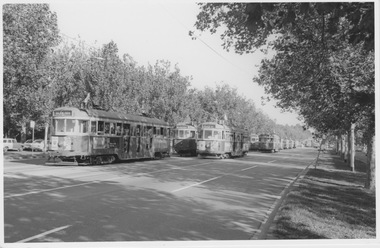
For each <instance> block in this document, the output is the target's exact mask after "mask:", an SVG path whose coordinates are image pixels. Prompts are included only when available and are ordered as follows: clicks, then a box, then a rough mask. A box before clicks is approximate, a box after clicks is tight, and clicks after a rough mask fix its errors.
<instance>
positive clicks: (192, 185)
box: [172, 176, 222, 193]
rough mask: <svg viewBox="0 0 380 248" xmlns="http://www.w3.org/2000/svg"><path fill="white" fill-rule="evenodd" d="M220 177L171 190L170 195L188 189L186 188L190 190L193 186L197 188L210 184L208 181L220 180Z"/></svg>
mask: <svg viewBox="0 0 380 248" xmlns="http://www.w3.org/2000/svg"><path fill="white" fill-rule="evenodd" d="M221 177H222V176H218V177H213V178H210V179H208V180H205V181H203V182H200V183H195V184H192V185H189V186H186V187H183V188H180V189H176V190H173V191H172V193H174V192H178V191H181V190H184V189H188V188H191V187H194V186H197V185H201V184H204V183H207V182H210V181H212V180H216V179H218V178H221Z"/></svg>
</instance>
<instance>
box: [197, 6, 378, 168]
mask: <svg viewBox="0 0 380 248" xmlns="http://www.w3.org/2000/svg"><path fill="white" fill-rule="evenodd" d="M199 5H200V9H201V12H200V13H199V15H198V19H197V21H196V24H195V26H196V28H197V29H198V30H200V31H205V30H210V32H211V33H216V32H217V30H218V29H221V30H222V34H221V38H222V40H223V41H224V43H223V46H224V48H225V49H227V50H228V49H230V48H231V47H232V48H234V49H235V51H236V52H237V53H244V52H247V53H248V52H253V51H255V50H257V49H261V50H262V51H263V52H267V51H269V50H272V51H274V52H275V55H274V56H273V57H272V58H268V59H264V60H263V61H262V64H261V67H260V71H259V76H257V77H256V78H255V79H254V81H256V82H257V83H259V84H260V85H262V86H264V88H265V91H266V92H267V93H268V94H270V95H271V96H272V97H273V98H275V99H277V100H278V106H279V107H280V108H282V109H284V110H296V111H298V112H299V113H300V114H301V115H302V116H303V118H304V120H305V121H306V123H307V124H308V125H309V126H312V127H314V128H316V129H317V131H319V132H321V133H328V132H334V133H341V134H342V133H346V132H347V131H348V130H349V129H350V126H351V125H352V124H356V123H364V122H366V121H368V123H367V125H360V127H361V128H364V130H365V131H364V133H366V134H368V137H367V141H368V142H372V141H373V137H374V131H375V129H374V109H375V97H374V92H375V91H374V90H375V87H374V85H375V84H374V83H375V81H374V3H373V2H357V3H353V2H336V3H335V2H334V3H329V2H327V3H319V2H315V3H303V2H300V3H285V2H283V3H201V4H199ZM192 34H193V32H192V33H191V35H192ZM264 45H266V47H265V46H264ZM372 165H373V166H374V161H373V162H372Z"/></svg>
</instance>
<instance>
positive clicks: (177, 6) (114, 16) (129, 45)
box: [47, 0, 302, 125]
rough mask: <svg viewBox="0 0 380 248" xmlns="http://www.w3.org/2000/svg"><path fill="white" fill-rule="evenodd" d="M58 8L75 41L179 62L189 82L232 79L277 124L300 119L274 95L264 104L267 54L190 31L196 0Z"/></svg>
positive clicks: (140, 59)
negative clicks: (261, 77) (238, 49)
mask: <svg viewBox="0 0 380 248" xmlns="http://www.w3.org/2000/svg"><path fill="white" fill-rule="evenodd" d="M47 2H48V3H49V4H50V9H51V11H53V12H56V13H57V18H58V28H59V30H60V32H61V35H62V36H63V37H65V38H67V39H69V40H72V41H73V42H77V41H79V40H81V41H84V42H85V43H86V44H87V45H89V46H90V47H94V48H99V47H101V46H102V45H103V44H106V43H109V42H110V41H114V42H115V43H116V44H117V46H118V49H119V53H120V56H121V55H122V54H129V55H130V56H131V57H132V58H133V59H134V60H135V61H136V62H137V64H138V65H144V66H145V65H148V64H151V65H154V64H155V63H156V61H157V60H166V61H170V63H171V64H172V65H173V66H174V65H177V66H178V67H179V69H180V71H181V75H182V76H189V77H192V80H191V86H192V87H194V88H197V89H203V88H204V87H205V86H209V87H212V88H215V87H216V85H221V84H228V85H230V86H231V87H234V88H236V89H237V91H238V93H239V94H240V95H242V96H245V97H246V98H247V99H252V100H253V101H254V102H255V105H256V107H257V108H260V109H262V111H263V112H264V113H266V114H267V115H268V116H269V117H270V118H271V119H273V120H276V122H277V123H278V124H282V125H285V124H288V125H296V124H302V122H301V121H299V120H298V119H297V117H298V115H297V114H295V113H281V110H280V109H278V108H274V101H272V102H269V103H267V104H265V105H262V101H261V97H262V96H264V97H265V96H267V95H265V92H264V89H263V87H261V86H259V85H257V84H255V83H254V82H253V80H252V79H253V78H254V76H256V75H257V71H258V68H259V65H260V61H261V59H262V58H264V55H263V54H261V53H260V52H258V53H254V54H245V55H239V54H236V53H235V52H234V51H230V52H227V51H226V50H224V49H223V48H222V46H221V44H222V41H221V39H220V37H219V35H211V34H210V33H209V32H204V33H200V32H199V31H198V32H197V34H198V35H200V36H199V38H198V39H196V40H192V39H191V37H190V36H189V31H196V29H195V27H194V24H195V21H196V16H197V14H198V12H199V7H198V6H197V5H196V3H195V2H194V1H187V0H181V1H178V0H177V1H174V0H172V1H168V0H165V1H164V0H156V1H146V0H140V1H131V0H124V1H116V0H108V1H100V0H97V1H83V0H77V1H67V0H66V1H58V0H55V1H47Z"/></svg>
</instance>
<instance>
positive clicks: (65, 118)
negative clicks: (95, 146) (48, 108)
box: [46, 107, 90, 165]
mask: <svg viewBox="0 0 380 248" xmlns="http://www.w3.org/2000/svg"><path fill="white" fill-rule="evenodd" d="M89 121H90V119H89V116H88V114H87V113H86V112H85V111H83V110H80V109H78V108H71V107H61V108H57V109H55V110H54V111H53V116H52V121H51V124H50V133H49V139H50V142H49V144H48V150H47V151H48V154H49V160H48V162H47V163H46V164H68V165H78V160H80V158H85V157H86V156H88V155H89V154H90V151H89V147H90V136H89ZM57 159H58V160H57Z"/></svg>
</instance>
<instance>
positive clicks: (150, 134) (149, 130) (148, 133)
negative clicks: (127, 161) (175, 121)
mask: <svg viewBox="0 0 380 248" xmlns="http://www.w3.org/2000/svg"><path fill="white" fill-rule="evenodd" d="M146 128H147V136H152V135H153V128H152V126H147V127H146Z"/></svg>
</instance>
